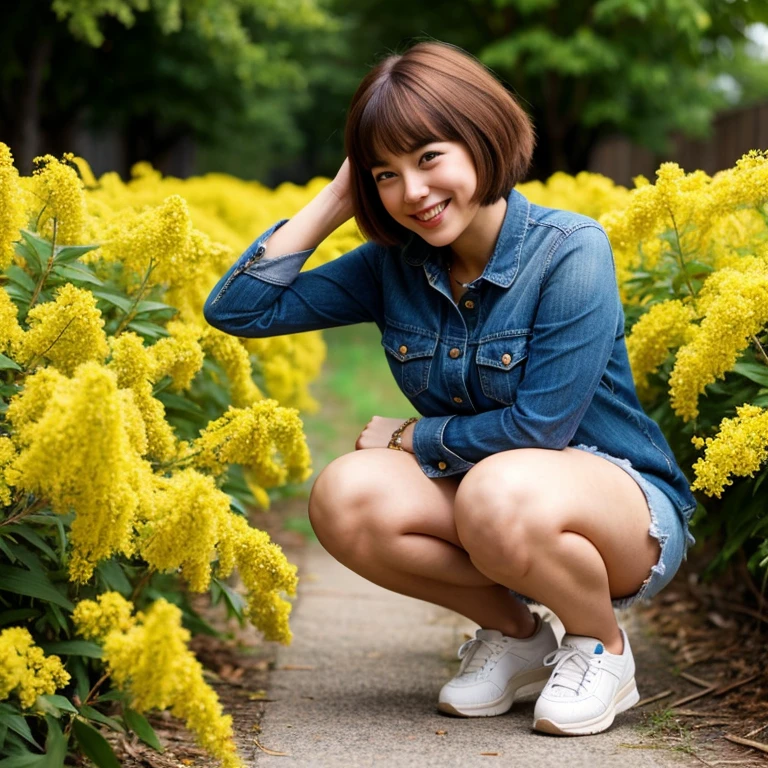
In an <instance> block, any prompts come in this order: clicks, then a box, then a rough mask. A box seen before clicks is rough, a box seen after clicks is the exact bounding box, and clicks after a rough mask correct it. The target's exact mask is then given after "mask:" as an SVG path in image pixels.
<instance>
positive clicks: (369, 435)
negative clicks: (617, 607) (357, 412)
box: [355, 416, 416, 453]
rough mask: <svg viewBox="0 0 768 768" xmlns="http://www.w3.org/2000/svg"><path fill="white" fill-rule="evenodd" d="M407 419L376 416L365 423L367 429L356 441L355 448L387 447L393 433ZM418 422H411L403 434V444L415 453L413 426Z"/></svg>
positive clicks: (407, 449) (357, 449)
mask: <svg viewBox="0 0 768 768" xmlns="http://www.w3.org/2000/svg"><path fill="white" fill-rule="evenodd" d="M404 421H405V419H388V418H386V417H384V416H374V417H373V418H371V420H370V421H369V422H368V423H367V424H366V425H365V429H363V431H362V432H361V433H360V436H359V437H358V438H357V440H356V441H355V450H356V451H359V450H360V449H361V448H386V447H387V446H388V445H389V441H390V440H391V439H392V433H393V432H394V431H395V430H396V429H397V428H398V427H399V426H400V425H401V424H402V423H403V422H404ZM415 426H416V423H415V422H414V423H411V424H409V425H408V426H407V427H406V428H405V429H404V430H403V434H402V440H401V443H400V444H401V445H402V447H403V449H404V450H406V451H409V452H410V453H413V428H414V427H415Z"/></svg>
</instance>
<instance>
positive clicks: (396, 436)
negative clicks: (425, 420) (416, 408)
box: [387, 416, 418, 451]
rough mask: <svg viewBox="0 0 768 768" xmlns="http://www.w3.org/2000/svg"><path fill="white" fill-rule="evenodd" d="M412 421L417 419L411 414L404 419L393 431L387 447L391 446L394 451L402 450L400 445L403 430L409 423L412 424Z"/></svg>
mask: <svg viewBox="0 0 768 768" xmlns="http://www.w3.org/2000/svg"><path fill="white" fill-rule="evenodd" d="M414 421H418V419H417V418H416V417H415V416H411V418H410V419H406V420H405V421H404V422H403V423H402V424H401V425H400V426H399V427H398V428H397V429H396V430H395V431H394V432H393V433H392V437H391V439H390V441H389V445H388V446H387V448H392V449H393V450H395V451H404V450H405V448H403V446H402V440H403V431H404V430H405V428H406V427H407V426H408V425H409V424H413V422H414Z"/></svg>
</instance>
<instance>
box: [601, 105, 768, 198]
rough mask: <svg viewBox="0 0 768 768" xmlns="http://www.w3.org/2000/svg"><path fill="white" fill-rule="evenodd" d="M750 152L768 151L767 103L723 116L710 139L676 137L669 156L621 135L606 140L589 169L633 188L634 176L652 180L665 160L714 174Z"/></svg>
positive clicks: (685, 167) (689, 169)
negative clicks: (639, 145)
mask: <svg viewBox="0 0 768 768" xmlns="http://www.w3.org/2000/svg"><path fill="white" fill-rule="evenodd" d="M750 149H768V103H766V104H757V105H755V106H752V107H746V108H742V109H734V110H731V111H729V112H723V113H721V114H720V115H719V116H718V117H717V118H716V119H715V121H714V124H713V126H712V134H711V136H710V138H709V139H706V140H704V141H696V140H693V139H687V138H685V137H683V136H677V137H675V138H674V140H673V142H672V149H671V151H670V152H669V153H668V154H666V155H656V154H654V153H653V152H651V151H649V150H647V149H645V148H643V147H638V146H637V145H635V144H632V143H631V142H630V141H629V140H628V139H626V138H624V137H622V136H616V137H613V138H607V139H604V140H603V141H601V142H600V143H599V144H598V145H597V147H595V149H594V150H593V152H592V156H591V158H590V162H589V166H588V169H589V170H590V171H594V172H596V173H602V174H603V175H605V176H608V177H610V178H611V179H613V180H614V181H615V182H617V183H619V184H624V185H625V186H628V187H632V186H634V185H633V184H632V177H634V176H637V175H638V174H642V175H643V176H645V177H646V178H648V179H650V180H651V181H653V180H654V179H655V172H656V169H657V168H658V167H659V164H660V163H662V162H664V161H666V160H674V161H675V162H676V163H678V164H679V165H680V166H681V167H682V168H684V169H685V170H686V171H694V170H697V169H701V170H703V171H706V172H707V173H708V174H710V175H712V174H714V173H716V172H717V171H721V170H723V169H725V168H730V167H732V166H733V165H734V164H735V163H736V161H737V160H738V159H739V158H740V157H741V156H742V155H743V154H744V153H746V152H748V151H749V150H750Z"/></svg>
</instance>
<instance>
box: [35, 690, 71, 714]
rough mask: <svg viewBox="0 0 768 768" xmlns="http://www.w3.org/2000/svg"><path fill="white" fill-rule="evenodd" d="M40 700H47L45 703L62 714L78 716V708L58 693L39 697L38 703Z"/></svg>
mask: <svg viewBox="0 0 768 768" xmlns="http://www.w3.org/2000/svg"><path fill="white" fill-rule="evenodd" d="M40 699H45V701H47V702H48V703H49V704H52V705H53V706H54V707H56V709H58V710H61V711H62V712H71V713H72V714H74V715H76V714H77V707H76V706H75V705H74V704H73V703H72V702H71V701H70V700H69V699H68V698H67V697H66V696H60V695H59V694H58V693H46V694H42V695H40V696H38V701H39V700H40Z"/></svg>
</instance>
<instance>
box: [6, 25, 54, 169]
mask: <svg viewBox="0 0 768 768" xmlns="http://www.w3.org/2000/svg"><path fill="white" fill-rule="evenodd" d="M52 50H53V45H52V41H51V38H50V37H46V38H44V39H42V40H40V41H39V42H38V43H37V45H34V46H32V57H31V61H30V62H29V67H28V68H27V73H26V78H25V82H24V86H23V91H22V94H21V100H20V102H19V122H18V125H19V132H18V141H17V146H16V148H15V152H14V154H15V157H16V167H17V168H18V169H19V172H20V173H22V174H24V175H27V174H29V173H31V171H32V161H33V159H34V158H35V157H37V156H38V155H39V154H40V95H41V92H42V85H43V74H44V73H45V69H46V67H47V66H48V63H49V61H50V59H51V52H52Z"/></svg>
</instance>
